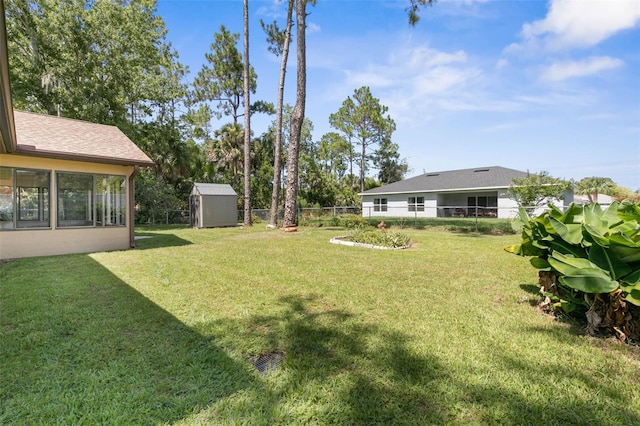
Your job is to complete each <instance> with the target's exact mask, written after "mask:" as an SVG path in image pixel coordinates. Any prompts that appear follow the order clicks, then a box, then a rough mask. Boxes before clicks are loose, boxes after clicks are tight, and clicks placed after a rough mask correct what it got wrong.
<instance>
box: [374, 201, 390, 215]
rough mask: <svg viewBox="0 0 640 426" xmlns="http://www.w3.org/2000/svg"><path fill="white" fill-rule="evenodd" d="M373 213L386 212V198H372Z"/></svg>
mask: <svg viewBox="0 0 640 426" xmlns="http://www.w3.org/2000/svg"><path fill="white" fill-rule="evenodd" d="M373 211H374V212H386V211H387V199H386V198H374V199H373Z"/></svg>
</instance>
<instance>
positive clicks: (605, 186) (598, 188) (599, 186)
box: [576, 176, 616, 203]
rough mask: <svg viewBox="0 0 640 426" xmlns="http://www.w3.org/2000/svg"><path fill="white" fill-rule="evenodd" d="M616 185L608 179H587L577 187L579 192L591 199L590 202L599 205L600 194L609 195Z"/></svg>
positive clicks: (594, 177)
mask: <svg viewBox="0 0 640 426" xmlns="http://www.w3.org/2000/svg"><path fill="white" fill-rule="evenodd" d="M615 186H616V184H615V183H614V182H613V181H612V180H611V179H610V178H607V177H596V176H592V177H586V178H584V179H582V180H581V181H580V182H578V184H577V185H576V189H577V190H578V192H580V193H582V194H585V195H587V196H588V197H589V202H591V203H597V202H598V194H607V193H609V192H611V191H612V190H613V189H614V188H615Z"/></svg>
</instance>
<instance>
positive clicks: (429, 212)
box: [362, 193, 438, 217]
mask: <svg viewBox="0 0 640 426" xmlns="http://www.w3.org/2000/svg"><path fill="white" fill-rule="evenodd" d="M409 197H416V198H417V197H424V211H409ZM374 198H386V199H387V211H386V212H383V211H374V205H373V200H374ZM436 207H438V196H437V194H433V193H429V194H425V193H416V194H390V195H364V196H363V197H362V216H363V217H436V215H437V209H436Z"/></svg>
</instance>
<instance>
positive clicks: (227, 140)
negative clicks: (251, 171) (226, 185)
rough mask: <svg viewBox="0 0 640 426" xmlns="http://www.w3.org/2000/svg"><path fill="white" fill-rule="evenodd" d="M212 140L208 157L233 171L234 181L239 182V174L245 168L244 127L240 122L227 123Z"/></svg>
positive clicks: (219, 165)
mask: <svg viewBox="0 0 640 426" xmlns="http://www.w3.org/2000/svg"><path fill="white" fill-rule="evenodd" d="M214 136H215V139H213V140H212V141H210V143H209V147H208V153H207V159H208V160H209V161H212V162H213V163H215V164H216V165H217V166H218V167H220V168H226V169H227V170H230V171H231V174H232V176H233V182H234V183H237V182H238V176H239V175H240V172H241V171H242V170H243V167H242V162H243V153H244V150H243V144H244V129H243V128H242V126H241V125H240V124H237V123H234V124H226V125H224V126H222V127H221V128H220V130H217V131H216V132H215V134H214Z"/></svg>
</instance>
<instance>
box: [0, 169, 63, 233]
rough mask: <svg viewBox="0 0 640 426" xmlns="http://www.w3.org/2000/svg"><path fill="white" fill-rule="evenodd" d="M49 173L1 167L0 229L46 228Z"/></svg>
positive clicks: (47, 224) (48, 202) (49, 222)
mask: <svg viewBox="0 0 640 426" xmlns="http://www.w3.org/2000/svg"><path fill="white" fill-rule="evenodd" d="M50 187H51V173H50V172H49V171H45V170H28V169H16V168H11V167H0V229H16V228H49V227H50V226H51V221H50V215H49V204H50Z"/></svg>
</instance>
